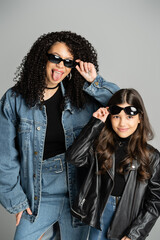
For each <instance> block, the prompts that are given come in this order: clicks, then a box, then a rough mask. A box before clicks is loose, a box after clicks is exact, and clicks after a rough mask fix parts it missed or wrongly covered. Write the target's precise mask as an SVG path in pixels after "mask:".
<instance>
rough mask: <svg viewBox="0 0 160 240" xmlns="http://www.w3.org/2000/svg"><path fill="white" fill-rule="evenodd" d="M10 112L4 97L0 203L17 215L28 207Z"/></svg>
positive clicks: (1, 103) (1, 104) (0, 108)
mask: <svg viewBox="0 0 160 240" xmlns="http://www.w3.org/2000/svg"><path fill="white" fill-rule="evenodd" d="M12 112H13V111H12V110H11V107H10V104H9V102H8V101H7V99H6V96H4V97H3V98H2V99H1V101H0V203H1V204H2V205H3V207H4V208H6V210H7V211H8V212H10V213H18V212H20V211H22V210H25V209H26V208H28V207H29V205H28V201H27V198H26V195H25V193H24V192H23V190H22V187H21V185H20V175H19V171H20V161H19V157H18V151H17V149H16V144H15V139H16V126H15V119H14V118H13V113H12Z"/></svg>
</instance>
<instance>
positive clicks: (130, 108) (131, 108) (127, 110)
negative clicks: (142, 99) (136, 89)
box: [108, 105, 140, 116]
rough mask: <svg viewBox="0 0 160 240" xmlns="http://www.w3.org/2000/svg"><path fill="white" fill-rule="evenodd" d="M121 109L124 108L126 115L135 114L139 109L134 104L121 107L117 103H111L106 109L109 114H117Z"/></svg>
mask: <svg viewBox="0 0 160 240" xmlns="http://www.w3.org/2000/svg"><path fill="white" fill-rule="evenodd" d="M122 110H124V112H125V113H126V114H127V115H131V116H135V115H137V114H138V113H140V111H139V110H138V109H137V108H136V107H134V106H128V107H125V108H122V107H119V106H117V105H112V106H110V107H109V109H108V111H109V113H110V114H111V115H116V114H119V113H120V112H121V111H122Z"/></svg>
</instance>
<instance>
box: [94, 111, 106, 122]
mask: <svg viewBox="0 0 160 240" xmlns="http://www.w3.org/2000/svg"><path fill="white" fill-rule="evenodd" d="M108 115H109V112H108V110H107V108H99V109H98V110H97V111H96V112H94V113H93V117H95V118H98V119H100V120H101V121H102V122H105V121H106V119H107V117H108Z"/></svg>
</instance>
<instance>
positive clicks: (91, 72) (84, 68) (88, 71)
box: [76, 59, 97, 82]
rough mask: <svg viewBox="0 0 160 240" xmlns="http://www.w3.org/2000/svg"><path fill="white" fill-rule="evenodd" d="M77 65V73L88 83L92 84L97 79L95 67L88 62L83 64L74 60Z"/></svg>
mask: <svg viewBox="0 0 160 240" xmlns="http://www.w3.org/2000/svg"><path fill="white" fill-rule="evenodd" d="M76 62H78V63H79V65H77V66H76V69H77V70H78V72H79V73H80V74H81V75H82V76H83V77H84V78H85V79H86V81H88V82H93V81H94V79H95V78H96V77H97V72H96V69H95V66H94V65H93V64H92V63H90V62H83V61H81V60H79V59H78V60H76Z"/></svg>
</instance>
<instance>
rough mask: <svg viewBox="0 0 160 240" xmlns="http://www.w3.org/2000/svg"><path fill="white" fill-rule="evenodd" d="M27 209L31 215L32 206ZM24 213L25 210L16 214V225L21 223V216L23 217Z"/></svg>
mask: <svg viewBox="0 0 160 240" xmlns="http://www.w3.org/2000/svg"><path fill="white" fill-rule="evenodd" d="M26 211H27V213H28V214H29V215H32V211H31V209H30V208H27V209H26ZM22 214H23V211H21V212H19V213H17V214H16V226H18V225H19V223H20V220H21V217H22Z"/></svg>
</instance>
